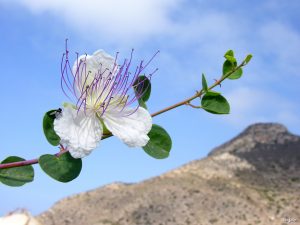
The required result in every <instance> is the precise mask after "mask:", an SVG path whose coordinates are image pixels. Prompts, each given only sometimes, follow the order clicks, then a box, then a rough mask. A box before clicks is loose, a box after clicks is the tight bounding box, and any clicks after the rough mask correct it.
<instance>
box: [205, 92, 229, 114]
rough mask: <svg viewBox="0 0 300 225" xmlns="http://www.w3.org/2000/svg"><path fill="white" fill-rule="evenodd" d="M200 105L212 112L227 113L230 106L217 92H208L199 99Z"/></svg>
mask: <svg viewBox="0 0 300 225" xmlns="http://www.w3.org/2000/svg"><path fill="white" fill-rule="evenodd" d="M201 106H202V107H203V109H204V110H205V111H207V112H210V113H213V114H228V113H229V112H230V106H229V103H228V102H227V100H226V98H224V97H223V96H222V95H220V94H218V93H212V92H208V93H206V94H205V95H204V96H203V97H202V99H201Z"/></svg>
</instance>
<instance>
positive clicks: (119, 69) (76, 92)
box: [60, 40, 159, 117]
mask: <svg viewBox="0 0 300 225" xmlns="http://www.w3.org/2000/svg"><path fill="white" fill-rule="evenodd" d="M133 52H134V50H133V49H132V51H131V54H130V57H129V59H125V60H124V61H123V64H122V65H118V64H117V59H118V56H119V52H117V53H116V56H115V59H114V64H113V66H112V68H111V70H110V69H108V68H103V65H102V64H101V63H99V66H98V67H99V68H98V69H97V72H92V71H88V69H89V68H88V65H87V63H88V62H87V60H88V59H87V57H88V55H85V57H81V58H79V54H78V53H76V62H75V65H74V66H73V67H72V66H71V64H70V61H69V51H68V46H67V40H66V50H65V53H64V54H63V56H62V61H61V68H60V69H61V88H62V90H63V93H64V94H65V95H66V96H67V97H68V98H69V99H70V100H71V101H72V98H74V99H75V100H76V101H75V102H76V107H77V110H78V112H79V111H80V110H83V111H84V112H86V110H88V109H91V110H94V111H95V113H97V114H98V115H99V116H100V117H102V116H103V115H104V113H105V112H106V111H107V110H118V112H119V113H120V116H128V115H131V114H133V113H134V112H136V110H138V108H139V105H138V104H137V105H136V107H135V109H134V110H133V111H132V112H131V113H130V114H128V115H124V113H123V110H124V109H125V108H126V107H127V106H129V105H132V104H134V103H137V101H138V100H139V99H140V98H141V97H142V96H143V95H144V94H145V91H146V90H147V89H148V86H147V87H146V88H145V85H146V84H145V80H146V79H141V80H137V79H138V77H139V75H140V74H141V73H142V72H143V71H144V70H145V69H146V68H147V67H148V66H149V64H150V63H151V62H152V60H153V59H154V57H155V56H156V55H157V54H158V53H159V51H157V52H156V53H155V54H154V55H153V56H152V57H151V59H150V60H149V61H148V62H147V63H145V65H143V64H144V61H140V63H139V65H138V66H137V67H135V70H134V73H131V72H130V67H131V64H132V59H133ZM156 71H157V69H156V70H155V71H154V72H152V73H151V74H148V75H145V76H146V77H147V78H148V79H149V80H151V76H152V75H153V74H154V73H155V72H156ZM137 81H138V82H137ZM135 82H136V83H135ZM148 85H149V84H148ZM120 106H121V107H120ZM99 110H101V111H99Z"/></svg>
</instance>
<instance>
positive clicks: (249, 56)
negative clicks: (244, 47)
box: [245, 54, 252, 63]
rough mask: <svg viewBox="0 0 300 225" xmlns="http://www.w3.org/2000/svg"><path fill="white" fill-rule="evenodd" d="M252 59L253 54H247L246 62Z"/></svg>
mask: <svg viewBox="0 0 300 225" xmlns="http://www.w3.org/2000/svg"><path fill="white" fill-rule="evenodd" d="M251 59H252V55H251V54H249V55H247V56H246V58H245V62H246V63H249V62H250V60H251Z"/></svg>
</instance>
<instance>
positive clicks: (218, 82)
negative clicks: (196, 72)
mask: <svg viewBox="0 0 300 225" xmlns="http://www.w3.org/2000/svg"><path fill="white" fill-rule="evenodd" d="M214 81H215V82H216V84H217V85H219V86H220V87H222V85H221V83H220V81H218V80H217V79H214Z"/></svg>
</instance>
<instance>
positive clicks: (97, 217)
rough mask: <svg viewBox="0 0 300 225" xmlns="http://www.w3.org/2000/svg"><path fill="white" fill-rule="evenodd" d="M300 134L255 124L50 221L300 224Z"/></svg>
mask: <svg viewBox="0 0 300 225" xmlns="http://www.w3.org/2000/svg"><path fill="white" fill-rule="evenodd" d="M299 207H300V137H299V136H296V135H293V134H291V133H289V132H288V130H287V129H286V128H285V127H284V126H282V125H280V124H273V123H265V124H255V125H252V126H250V127H248V128H247V129H246V130H245V131H243V132H242V133H241V134H240V135H238V136H237V137H235V138H233V139H232V140H231V141H229V142H227V143H225V144H223V145H221V146H219V147H217V148H215V149H214V150H212V152H211V153H210V154H209V155H208V157H206V158H204V159H201V160H197V161H193V162H191V163H189V164H187V165H185V166H183V167H181V168H178V169H175V170H173V171H171V172H168V173H166V174H163V175H161V176H158V177H155V178H152V179H149V180H146V181H144V182H141V183H137V184H123V183H115V184H111V185H107V186H104V187H101V188H99V189H95V190H92V191H89V192H85V193H82V194H78V195H75V196H71V197H68V198H66V199H63V200H61V201H59V202H58V203H56V204H55V205H54V206H53V207H52V208H51V209H49V210H48V211H46V212H44V213H42V214H41V215H39V216H38V219H39V220H40V221H41V222H42V223H44V224H45V225H202V224H203V225H206V224H215V225H218V224H220V225H226V224H238V225H254V224H261V225H277V224H278V225H279V224H300V208H299Z"/></svg>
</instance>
